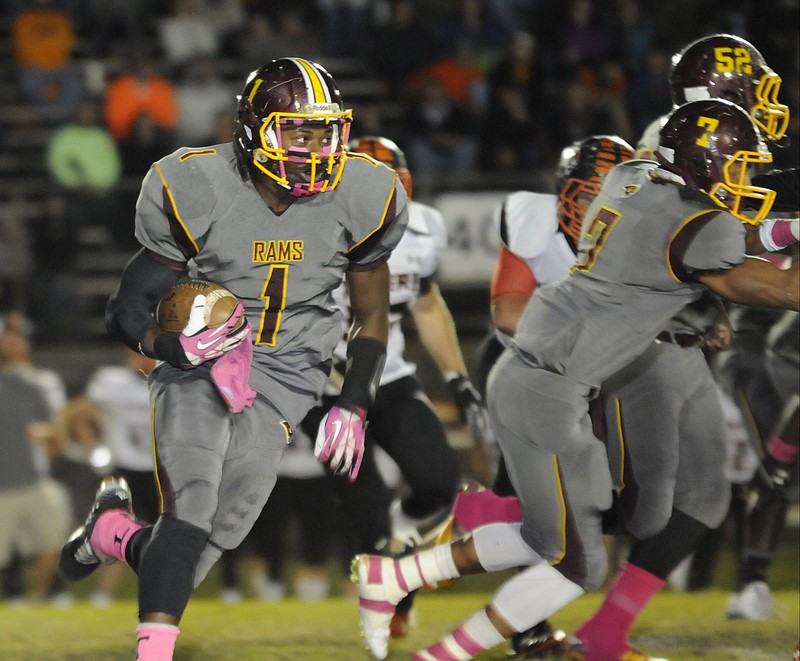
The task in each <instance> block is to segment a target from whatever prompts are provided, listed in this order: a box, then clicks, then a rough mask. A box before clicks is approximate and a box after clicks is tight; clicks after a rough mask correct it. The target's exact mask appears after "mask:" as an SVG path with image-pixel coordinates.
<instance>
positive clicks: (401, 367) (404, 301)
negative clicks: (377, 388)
mask: <svg viewBox="0 0 800 661" xmlns="http://www.w3.org/2000/svg"><path fill="white" fill-rule="evenodd" d="M408 211H409V213H408V226H407V227H406V231H405V233H404V234H403V238H402V239H400V242H399V243H398V244H397V247H396V248H395V249H394V251H393V252H392V256H391V257H390V258H389V262H388V264H389V273H390V277H391V281H390V287H389V304H390V306H391V310H390V312H389V339H388V342H387V344H386V365H385V366H384V368H383V375H382V376H381V380H380V384H381V385H384V384H386V383H392V382H393V381H397V380H398V379H401V378H403V377H405V376H409V375H411V374H414V373H415V372H416V370H417V366H416V365H415V364H414V363H411V362H409V361H407V360H406V359H405V357H404V355H403V354H404V353H405V348H406V339H405V336H404V335H403V330H402V328H401V322H402V319H403V315H404V314H405V312H406V311H407V310H409V309H410V308H412V307H414V304H415V303H416V302H417V298H419V295H420V286H421V284H422V282H423V281H424V280H425V279H427V278H430V277H432V276H433V274H434V273H435V272H436V269H437V268H438V266H439V260H440V257H441V253H442V251H443V250H444V249H445V248H446V247H447V231H446V229H445V224H444V218H443V217H442V214H441V213H439V211H437V210H436V209H434V208H433V207H430V206H428V205H426V204H421V203H420V202H415V201H414V200H411V201H409V203H408ZM334 300H335V301H336V302H337V303H338V304H339V305H340V306H341V308H342V309H343V310H344V311H345V316H346V320H345V333H344V335H346V333H347V330H348V329H349V326H350V312H349V305H350V300H349V298H348V294H347V286H346V285H345V284H342V286H341V287H339V289H337V290H336V292H334ZM344 335H343V339H342V341H341V342H339V345H338V346H337V347H336V357H337V358H339V359H341V360H344V359H345V356H346V351H347V344H346V342H345V341H344Z"/></svg>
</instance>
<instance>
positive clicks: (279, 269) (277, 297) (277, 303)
mask: <svg viewBox="0 0 800 661" xmlns="http://www.w3.org/2000/svg"><path fill="white" fill-rule="evenodd" d="M288 279H289V267H288V265H286V264H273V265H272V266H270V267H269V273H268V274H267V279H266V282H264V289H263V290H262V292H261V298H263V299H264V301H265V303H264V310H263V311H262V312H261V324H260V325H259V327H258V335H257V338H256V344H266V345H267V346H270V347H274V346H275V338H276V337H277V335H278V329H279V328H280V325H281V317H282V316H283V309H284V308H285V307H286V283H287V281H288Z"/></svg>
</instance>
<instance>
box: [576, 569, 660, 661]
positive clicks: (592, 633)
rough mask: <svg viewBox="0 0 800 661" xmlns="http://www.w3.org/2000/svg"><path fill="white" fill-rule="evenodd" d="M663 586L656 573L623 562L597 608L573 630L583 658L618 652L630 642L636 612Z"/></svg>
mask: <svg viewBox="0 0 800 661" xmlns="http://www.w3.org/2000/svg"><path fill="white" fill-rule="evenodd" d="M663 586H664V581H662V580H661V579H660V578H658V577H657V576H654V575H653V574H651V573H650V572H648V571H645V570H644V569H642V568H641V567H637V566H636V565H632V564H630V563H626V564H625V566H624V567H623V568H622V571H621V572H620V573H619V574H618V575H617V579H616V581H614V584H613V585H612V586H611V588H610V589H609V591H608V594H607V595H606V598H605V600H604V601H603V603H602V605H601V606H600V608H599V609H598V610H597V611H596V612H595V614H594V615H593V616H592V617H591V618H590V619H589V620H587V621H586V622H585V623H584V624H583V626H581V628H580V629H578V631H577V632H576V634H575V635H577V637H578V638H580V640H581V642H582V643H583V645H584V647H586V652H587V654H586V661H602V660H603V659H617V658H619V657H620V656H622V655H623V654H624V653H625V651H626V650H627V649H628V648H630V646H631V644H630V642H629V641H628V633H629V632H630V630H631V626H632V625H633V622H634V620H635V619H636V616H637V615H639V613H641V612H642V609H644V607H645V606H646V605H647V602H648V601H650V598H651V597H652V596H653V595H654V594H655V593H656V592H658V591H659V590H660V589H661V588H662V587H663Z"/></svg>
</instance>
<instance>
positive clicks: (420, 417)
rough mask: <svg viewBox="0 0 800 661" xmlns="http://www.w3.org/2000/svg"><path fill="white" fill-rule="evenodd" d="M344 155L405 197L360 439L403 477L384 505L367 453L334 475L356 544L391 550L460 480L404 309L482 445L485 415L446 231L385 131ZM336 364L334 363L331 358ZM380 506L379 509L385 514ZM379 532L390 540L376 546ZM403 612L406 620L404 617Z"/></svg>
mask: <svg viewBox="0 0 800 661" xmlns="http://www.w3.org/2000/svg"><path fill="white" fill-rule="evenodd" d="M348 158H349V159H350V160H353V161H356V160H358V161H362V160H363V161H365V162H367V163H370V164H372V165H373V167H374V166H376V162H379V163H385V164H386V165H388V166H389V167H391V168H392V169H394V170H395V172H397V174H398V176H399V178H400V180H401V181H402V182H403V186H404V187H405V190H406V192H407V194H408V197H409V202H408V226H407V228H406V231H405V234H404V235H403V238H402V239H401V240H400V243H398V245H397V247H396V248H395V250H394V251H393V252H392V255H391V257H390V258H389V274H390V290H389V301H390V305H391V308H390V313H389V322H390V327H389V340H388V343H387V354H386V364H385V366H384V370H383V375H382V376H381V379H380V383H379V387H378V391H377V395H376V396H375V401H374V403H373V404H372V406H371V407H370V409H369V428H368V431H367V440H368V447H370V446H372V444H375V445H377V446H379V447H380V448H382V449H383V450H384V451H385V452H386V454H387V455H388V456H389V457H390V458H391V459H393V460H394V462H395V463H396V464H397V466H398V468H399V469H400V473H401V475H402V478H403V482H404V489H403V493H402V495H401V497H400V498H398V499H397V500H395V501H394V502H392V503H391V505H389V503H390V501H391V494H389V492H388V489H387V487H386V485H385V484H384V483H383V480H382V478H381V476H380V474H379V472H378V470H377V467H376V466H375V463H374V458H373V457H372V455H371V453H367V454H366V455H365V458H364V462H363V463H362V465H361V473H360V478H359V480H358V481H357V482H355V483H353V484H341V485H337V486H338V488H339V491H340V492H341V496H342V501H343V503H344V504H345V507H346V509H347V510H348V514H349V516H350V520H351V521H352V523H353V525H354V526H355V530H356V543H357V545H358V549H359V550H362V551H363V550H370V551H382V552H388V553H393V554H400V553H405V552H407V551H408V550H409V549H410V548H412V547H415V546H418V545H420V544H425V543H427V542H430V541H433V540H434V539H436V536H437V534H438V532H439V530H440V528H441V525H443V524H444V523H445V520H446V518H447V516H448V515H449V513H450V509H451V506H452V503H453V499H454V497H455V494H456V491H457V489H458V486H459V482H460V470H459V464H458V458H457V456H456V453H455V450H454V449H453V448H452V446H451V445H450V444H449V442H448V439H447V432H446V430H445V427H444V424H443V423H442V421H441V420H440V418H439V417H438V415H437V413H436V411H435V409H434V408H433V406H432V404H431V402H430V401H429V399H428V397H427V396H426V395H425V393H424V392H423V390H422V385H421V384H420V381H419V378H418V377H417V375H416V365H414V364H413V363H411V362H410V361H409V360H408V359H407V357H406V356H405V355H404V354H405V345H406V339H405V336H404V333H403V329H402V321H403V318H404V317H405V316H406V315H407V314H410V316H411V318H412V320H413V322H414V326H415V328H416V329H417V333H418V335H419V339H420V342H421V344H422V346H423V347H424V348H425V350H426V351H427V352H428V354H429V355H430V356H431V358H432V359H433V362H434V363H435V365H436V367H437V368H438V369H439V372H440V373H441V375H442V378H443V379H444V381H445V383H446V384H447V387H448V389H449V391H450V392H451V394H452V396H453V399H454V401H455V403H456V406H457V408H458V410H459V414H460V416H461V419H462V421H463V422H465V423H467V424H468V426H469V428H470V430H471V431H472V433H473V435H474V437H475V441H476V447H485V445H486V443H487V442H489V441H490V440H491V439H489V438H488V433H489V431H488V429H489V422H488V417H487V413H486V409H485V407H484V405H483V402H482V400H481V397H480V395H479V394H478V393H477V391H476V389H475V388H474V387H473V385H472V383H471V382H470V379H469V376H468V375H467V368H466V365H465V363H464V357H463V355H462V353H461V348H460V345H459V341H458V337H457V335H456V330H455V324H454V322H453V318H452V315H451V313H450V310H449V309H448V307H447V303H446V302H445V300H444V298H443V297H442V294H441V292H440V290H439V287H438V285H437V283H436V279H435V275H436V271H437V269H438V266H439V261H440V258H441V253H442V251H443V250H444V248H445V247H446V245H447V234H446V230H445V226H444V219H443V218H442V215H441V213H439V211H437V210H436V209H434V208H433V207H430V206H428V205H426V204H422V203H420V202H416V201H414V200H413V199H411V195H412V191H413V182H412V178H411V174H410V172H409V170H408V166H407V163H406V158H405V154H404V153H403V151H402V150H401V149H400V147H398V145H397V144H396V143H395V142H393V141H392V140H389V139H387V138H385V137H380V136H364V137H361V138H358V139H355V140H353V141H351V144H350V149H349V152H348ZM334 298H335V300H336V301H337V303H339V305H340V306H341V307H342V309H344V310H345V311H347V310H349V309H350V297H349V289H348V287H347V286H346V285H343V286H342V287H340V288H339V289H338V290H337V291H336V292H335V293H334ZM336 358H337V361H336V364H337V365H339V366H341V365H344V364H345V361H346V345H345V343H344V342H341V343H340V345H339V347H338V348H337V350H336ZM334 369H336V366H335V367H334ZM334 401H335V400H334V399H333V398H329V401H328V402H327V405H326V406H324V407H322V408H321V409H316V410H314V411H312V413H311V414H310V415H309V417H308V419H307V421H306V423H304V428H306V429H307V431H308V433H309V435H311V436H312V437H313V436H314V435H316V434H317V426H318V424H319V419H320V417H321V415H322V414H323V413H324V412H325V410H327V407H328V406H330V405H331V404H332V403H333V402H334ZM387 512H388V514H389V518H388V520H387ZM387 524H388V525H387ZM388 539H391V540H392V544H391V545H390V547H385V546H381V545H385V544H386V541H387V540H388ZM410 609H411V599H407V600H404V602H403V603H402V604H400V605H399V606H398V609H397V613H396V615H395V617H394V619H393V620H392V626H391V634H392V637H403V636H405V635H406V633H407V631H408V626H409V614H410ZM412 621H413V620H412Z"/></svg>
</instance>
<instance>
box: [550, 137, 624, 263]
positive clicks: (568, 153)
mask: <svg viewBox="0 0 800 661" xmlns="http://www.w3.org/2000/svg"><path fill="white" fill-rule="evenodd" d="M632 158H633V147H631V146H630V145H629V144H628V143H627V142H625V141H624V140H623V139H622V138H620V137H618V136H616V135H592V136H589V137H588V138H584V139H583V140H579V141H577V142H574V143H572V144H571V145H570V146H569V147H565V148H564V149H563V150H562V152H561V158H560V159H559V161H558V166H557V167H556V186H557V192H558V206H557V210H556V213H557V214H558V223H559V225H560V227H561V231H562V232H563V233H564V234H565V235H566V236H567V240H568V241H569V242H570V244H571V245H572V246H573V249H574V246H575V245H577V243H578V241H579V240H580V237H581V226H582V225H583V216H584V214H585V213H586V210H587V209H588V208H589V205H590V204H591V203H592V201H593V200H594V198H595V197H597V194H598V193H599V192H600V187H601V186H602V183H603V178H604V177H605V176H606V174H607V173H608V171H609V170H610V169H611V168H613V167H614V166H615V165H617V163H622V162H623V161H629V160H630V159H632Z"/></svg>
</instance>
